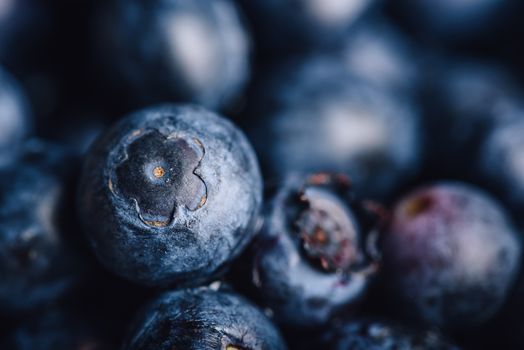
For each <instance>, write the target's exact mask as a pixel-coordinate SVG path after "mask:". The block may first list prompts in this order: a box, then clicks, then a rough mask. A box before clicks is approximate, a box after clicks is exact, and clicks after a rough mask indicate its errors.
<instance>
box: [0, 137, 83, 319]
mask: <svg viewBox="0 0 524 350" xmlns="http://www.w3.org/2000/svg"><path fill="white" fill-rule="evenodd" d="M75 168H76V166H75V162H74V161H73V160H71V159H70V158H68V156H67V155H66V154H65V153H64V152H63V150H62V149H61V148H59V147H56V146H52V145H49V144H45V143H41V142H37V141H34V142H30V143H29V144H28V145H27V146H26V147H25V150H24V154H23V157H22V159H21V160H20V161H18V162H16V163H14V164H12V165H11V166H9V167H6V168H4V169H2V170H1V171H0V203H2V205H1V206H0V309H3V310H5V311H7V312H13V311H14V312H16V311H26V310H30V309H33V308H35V307H38V306H40V305H42V304H44V303H47V302H50V301H53V300H56V299H57V298H59V297H61V296H63V295H64V294H65V293H66V292H68V291H69V290H70V289H71V288H72V287H73V286H74V285H75V284H76V283H77V282H78V281H79V280H80V279H81V278H82V275H83V272H84V271H85V265H84V263H85V262H84V260H83V256H82V253H81V250H80V248H79V237H80V236H79V234H80V228H79V227H75V224H76V222H75V220H74V219H72V217H74V211H73V210H72V206H71V203H70V201H69V200H70V199H71V198H70V197H69V196H70V193H71V191H72V190H74V186H72V183H71V177H72V176H73V175H76V174H75Z"/></svg>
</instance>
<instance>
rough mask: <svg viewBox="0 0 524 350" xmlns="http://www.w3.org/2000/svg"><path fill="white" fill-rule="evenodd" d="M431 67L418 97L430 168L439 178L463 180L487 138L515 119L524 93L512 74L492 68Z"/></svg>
mask: <svg viewBox="0 0 524 350" xmlns="http://www.w3.org/2000/svg"><path fill="white" fill-rule="evenodd" d="M429 65H431V67H433V68H432V69H428V71H429V73H428V74H427V76H426V79H425V84H424V86H425V89H424V92H423V96H422V97H423V99H424V101H425V102H424V107H425V116H426V118H425V120H426V127H425V128H426V134H427V140H428V144H429V146H428V150H427V151H428V162H430V164H431V166H432V171H433V172H437V171H438V172H440V173H441V176H450V175H451V176H455V175H458V176H463V175H464V174H468V173H470V172H472V170H473V171H474V170H476V169H474V168H473V167H471V166H470V159H471V158H472V157H473V158H475V157H477V154H478V153H479V147H480V144H481V143H482V142H483V140H484V139H485V137H486V134H487V133H488V132H490V130H491V129H493V128H494V127H496V126H497V125H498V124H501V123H504V122H505V121H506V120H508V119H513V114H514V113H513V110H514V109H516V108H519V106H520V105H521V102H520V101H521V100H522V92H521V90H520V89H519V86H518V83H517V82H516V81H515V80H514V79H513V77H512V76H511V75H510V73H509V72H508V71H505V70H504V68H503V67H500V66H497V65H494V64H489V63H485V62H479V61H473V60H446V61H444V62H437V63H435V62H433V61H431V63H429ZM443 139H445V140H446V142H442V140H443ZM457 149H460V150H461V152H456V150H457ZM446 172H447V173H446ZM450 172H454V173H453V174H450Z"/></svg>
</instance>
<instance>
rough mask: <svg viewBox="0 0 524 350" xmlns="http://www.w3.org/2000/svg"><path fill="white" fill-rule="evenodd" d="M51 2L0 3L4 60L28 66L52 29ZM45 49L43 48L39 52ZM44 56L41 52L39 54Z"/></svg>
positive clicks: (0, 50) (0, 56) (13, 0)
mask: <svg viewBox="0 0 524 350" xmlns="http://www.w3.org/2000/svg"><path fill="white" fill-rule="evenodd" d="M50 7H52V6H49V4H45V5H44V2H43V1H38V0H27V1H24V2H20V1H16V0H2V2H1V3H0V61H1V62H2V63H4V64H5V63H8V64H9V66H10V67H11V66H16V67H17V68H28V65H26V63H28V62H34V56H33V54H35V53H36V52H38V49H39V48H41V45H42V42H43V41H45V39H48V38H49V35H50V33H51V23H52V22H51V18H50V11H49V9H50ZM39 53H41V52H39ZM38 57H39V58H42V56H41V55H39V56H38Z"/></svg>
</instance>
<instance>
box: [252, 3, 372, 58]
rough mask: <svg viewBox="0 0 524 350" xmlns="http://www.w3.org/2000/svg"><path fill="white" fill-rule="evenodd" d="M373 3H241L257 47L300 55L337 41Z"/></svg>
mask: <svg viewBox="0 0 524 350" xmlns="http://www.w3.org/2000/svg"><path fill="white" fill-rule="evenodd" d="M376 3H377V1H376V0H357V1H355V0H243V1H242V4H243V5H244V7H245V9H246V11H247V12H246V13H247V14H248V15H249V18H250V20H251V23H252V25H253V26H254V28H255V32H256V34H257V36H258V41H259V44H260V46H261V47H262V48H263V49H264V50H266V51H269V52H270V51H273V50H275V51H297V50H298V51H300V50H303V49H309V48H311V47H316V46H323V45H325V44H326V43H328V42H333V41H337V40H339V39H341V38H343V36H344V34H345V32H346V31H347V30H348V29H349V28H351V27H352V26H353V25H354V24H355V23H356V22H358V21H359V20H360V18H361V17H363V15H364V14H365V13H367V12H368V11H370V9H371V8H373V7H374V4H376ZM268 23H271V25H268Z"/></svg>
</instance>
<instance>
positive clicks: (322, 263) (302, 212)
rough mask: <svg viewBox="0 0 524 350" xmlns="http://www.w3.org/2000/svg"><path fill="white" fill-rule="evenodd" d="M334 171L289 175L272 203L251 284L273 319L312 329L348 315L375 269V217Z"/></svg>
mask: <svg viewBox="0 0 524 350" xmlns="http://www.w3.org/2000/svg"><path fill="white" fill-rule="evenodd" d="M351 196H352V194H351V192H350V188H349V184H348V179H347V178H346V177H345V176H343V175H337V174H314V175H311V176H309V177H295V176H291V177H289V178H288V179H287V181H286V182H285V183H284V184H283V185H282V186H281V187H279V188H278V190H277V192H276V194H275V196H274V197H273V198H271V200H270V202H269V203H268V207H267V210H266V215H265V222H264V226H263V228H262V231H261V233H260V234H259V237H258V238H257V242H256V243H257V245H256V248H255V253H254V258H253V272H252V276H253V284H254V286H255V288H256V291H257V293H258V294H259V296H260V298H261V299H262V303H263V304H264V306H266V307H267V308H269V309H271V310H272V312H273V313H274V317H275V321H276V322H279V323H281V324H283V325H287V326H291V327H304V328H309V327H311V328H313V327H317V326H320V325H322V324H325V323H326V322H327V321H329V319H330V318H332V317H335V316H336V315H337V314H340V313H341V312H343V311H350V312H351V311H354V309H356V307H357V306H358V304H359V303H360V301H361V299H362V297H363V296H364V294H365V292H366V290H367V287H368V285H369V284H370V282H371V281H372V278H373V277H374V276H375V275H376V272H377V271H378V259H377V256H376V255H375V250H374V238H376V234H377V220H376V217H375V214H374V213H371V212H368V211H367V209H365V208H364V207H362V204H361V203H358V202H357V201H355V200H354V199H353V198H352V197H351Z"/></svg>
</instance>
